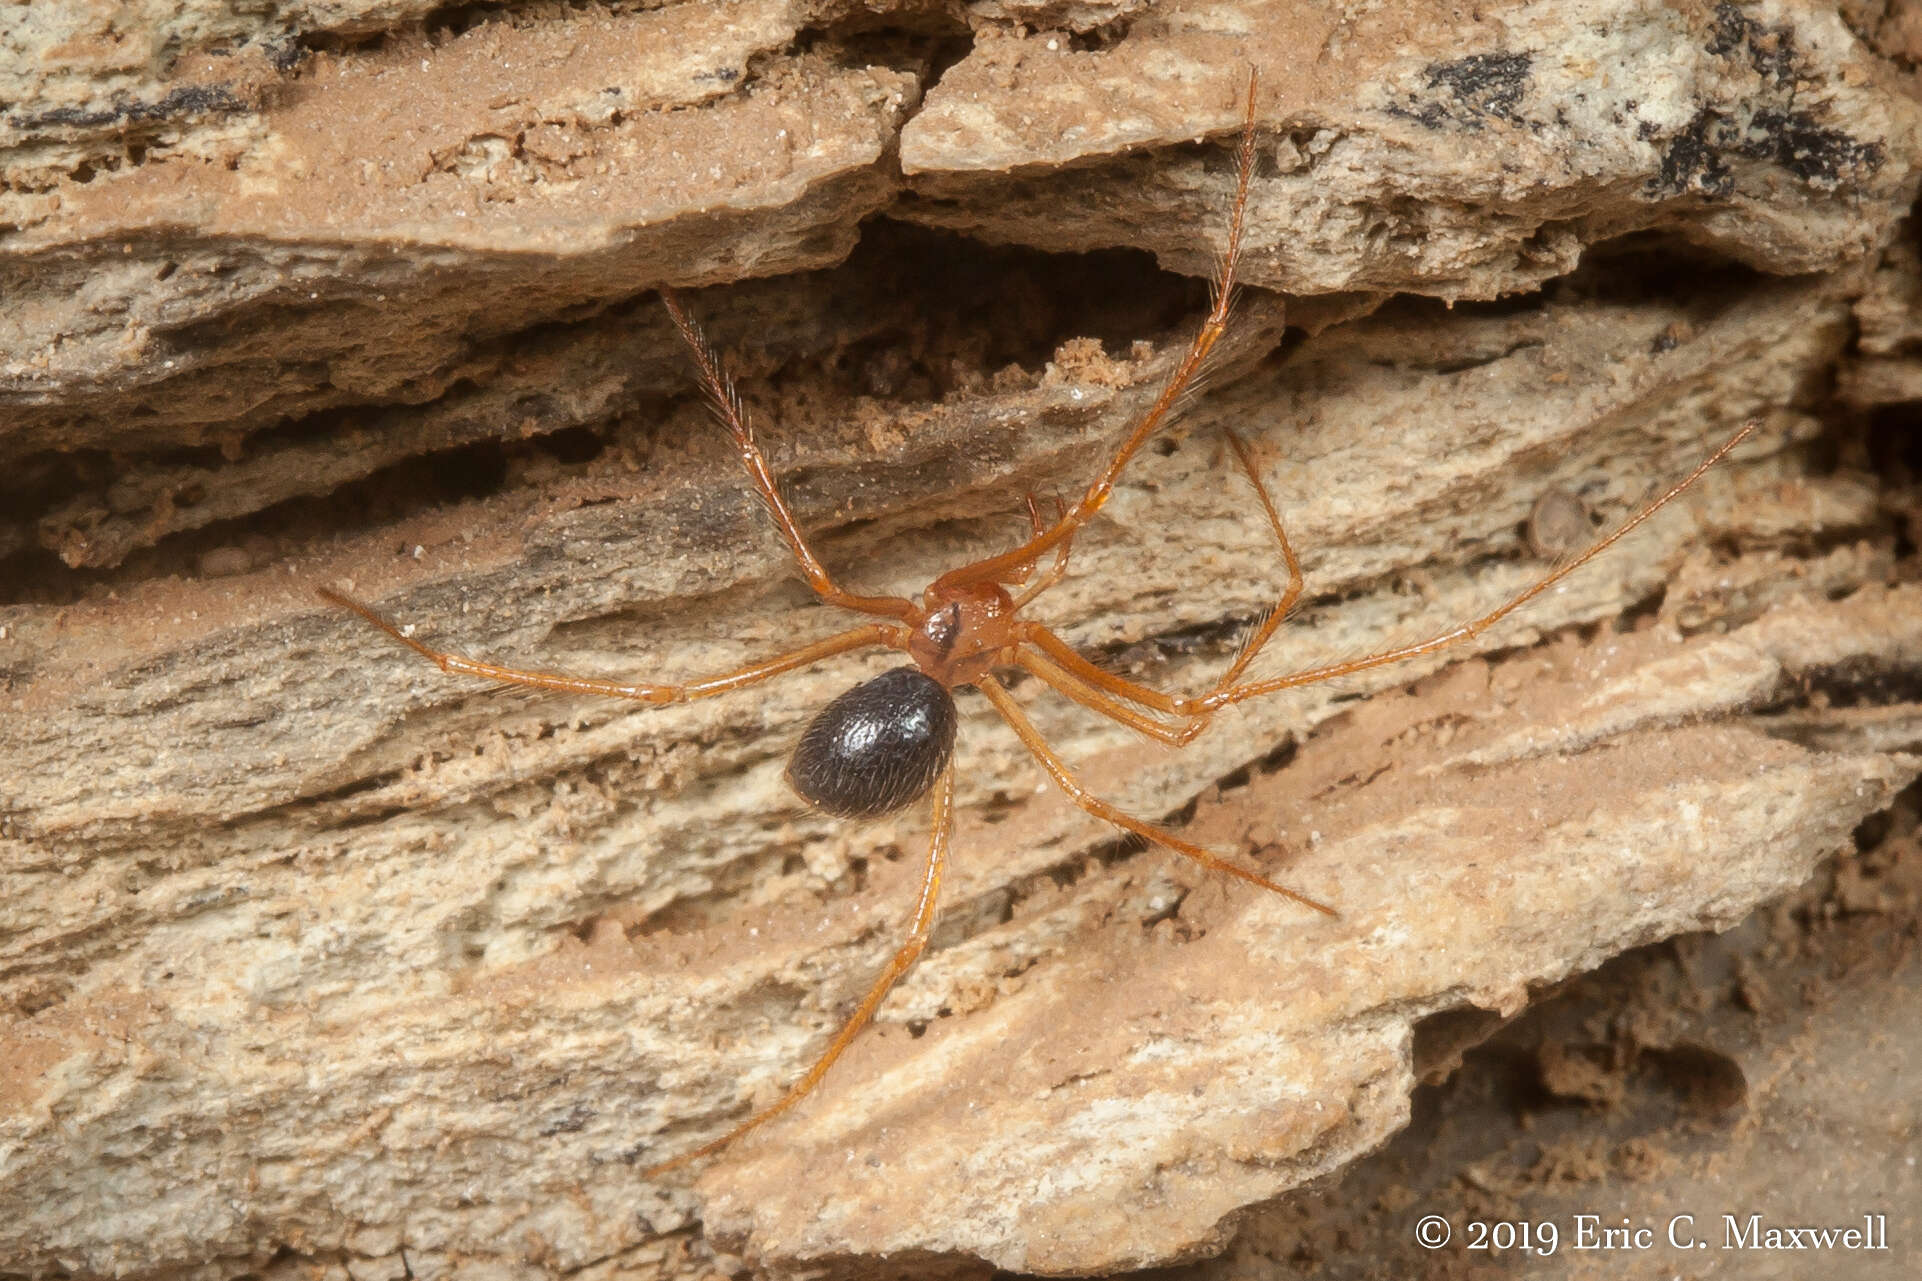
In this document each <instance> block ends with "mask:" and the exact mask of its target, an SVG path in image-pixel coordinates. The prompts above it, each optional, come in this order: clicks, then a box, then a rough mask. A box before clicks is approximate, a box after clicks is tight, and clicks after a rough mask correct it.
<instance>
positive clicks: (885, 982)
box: [641, 766, 954, 1179]
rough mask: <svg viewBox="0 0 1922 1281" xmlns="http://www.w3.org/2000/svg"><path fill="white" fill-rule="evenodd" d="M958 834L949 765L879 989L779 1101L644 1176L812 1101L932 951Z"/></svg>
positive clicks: (715, 1149) (707, 1151)
mask: <svg viewBox="0 0 1922 1281" xmlns="http://www.w3.org/2000/svg"><path fill="white" fill-rule="evenodd" d="M953 830H954V767H953V766H949V767H948V768H947V769H945V770H943V771H942V772H941V777H940V779H939V780H937V781H936V783H935V785H934V806H933V826H932V830H931V831H930V833H929V836H928V861H927V866H926V868H925V869H924V870H923V871H922V873H921V900H920V902H919V903H917V904H916V905H915V909H914V922H913V924H912V925H911V926H910V927H909V929H908V939H907V942H905V943H903V944H902V945H901V946H900V948H898V949H897V950H896V951H895V953H894V957H893V959H891V960H890V961H889V962H888V964H887V968H886V969H884V970H882V971H881V977H880V978H878V979H876V980H875V981H874V986H873V987H871V988H869V989H868V994H867V995H866V996H864V997H862V998H861V1004H859V1005H858V1006H856V1007H855V1009H854V1013H853V1014H851V1015H849V1016H848V1020H847V1022H845V1023H843V1024H842V1025H841V1030H840V1031H839V1032H837V1033H835V1035H834V1040H832V1041H831V1042H829V1043H828V1048H827V1049H826V1050H824V1051H823V1052H822V1054H821V1057H820V1058H818V1059H816V1060H815V1061H814V1066H813V1067H811V1068H809V1069H808V1070H807V1075H805V1076H803V1077H802V1078H801V1079H800V1080H798V1081H796V1082H795V1083H794V1084H793V1085H791V1086H789V1087H788V1091H787V1093H786V1094H784V1095H782V1096H781V1098H780V1099H779V1100H777V1101H776V1102H775V1103H773V1104H771V1105H770V1106H768V1107H765V1108H762V1109H761V1110H760V1111H759V1112H756V1113H755V1114H754V1115H753V1116H751V1117H749V1118H748V1119H747V1120H745V1121H743V1122H741V1123H740V1124H739V1125H737V1126H735V1127H734V1128H733V1129H731V1130H729V1131H728V1132H727V1133H726V1134H723V1135H722V1136H721V1137H720V1138H718V1139H713V1140H710V1141H709V1142H707V1143H703V1144H702V1145H701V1146H700V1147H698V1148H695V1149H694V1150H693V1151H692V1152H684V1153H682V1154H681V1155H680V1156H677V1157H674V1158H673V1159H671V1160H667V1161H663V1162H661V1163H660V1164H659V1165H655V1166H651V1167H649V1168H648V1169H646V1170H644V1171H642V1173H641V1177H643V1178H649V1179H651V1178H653V1177H654V1176H655V1175H657V1174H664V1173H666V1172H667V1171H669V1170H673V1169H677V1168H679V1167H680V1166H683V1165H686V1164H688V1163H689V1162H691V1161H698V1160H700V1159H701V1158H702V1157H705V1156H712V1155H713V1154H714V1153H716V1152H718V1151H720V1150H721V1149H722V1148H724V1147H726V1146H727V1145H728V1144H730V1143H732V1142H734V1140H736V1139H738V1138H740V1137H741V1136H742V1135H743V1134H746V1133H747V1132H748V1131H749V1130H752V1129H755V1128H756V1127H758V1126H761V1125H765V1124H766V1123H767V1122H769V1121H771V1120H773V1119H774V1118H775V1117H777V1116H779V1115H781V1113H783V1112H785V1111H787V1110H788V1109H789V1108H791V1107H793V1106H794V1105H795V1104H796V1103H799V1102H800V1101H801V1100H802V1099H804V1098H806V1097H807V1095H808V1092H809V1091H811V1090H813V1089H814V1087H815V1086H817V1085H819V1084H820V1083H821V1078H822V1077H824V1076H826V1075H827V1071H828V1069H829V1068H830V1067H833V1066H834V1061H835V1060H836V1059H838V1058H840V1057H841V1052H842V1051H843V1050H845V1049H847V1048H848V1046H849V1045H850V1044H851V1043H852V1042H853V1041H854V1038H855V1037H856V1036H858V1035H859V1034H860V1032H861V1029H862V1028H864V1027H866V1026H867V1025H868V1022H869V1021H870V1020H871V1019H873V1017H874V1012H875V1010H877V1009H879V1008H880V1005H881V1002H882V1000H883V999H885V998H886V996H887V994H888V991H889V989H891V988H892V987H893V986H894V985H895V983H896V982H897V981H899V980H900V978H901V976H902V975H903V974H906V973H907V972H908V971H909V970H910V969H912V968H913V967H914V963H915V961H917V960H918V959H920V956H921V953H922V951H923V950H924V949H925V948H926V947H927V945H928V935H929V934H930V933H931V932H932V931H933V929H934V914H935V913H934V909H935V903H936V901H937V900H938V898H939V896H940V892H941V876H942V874H943V873H944V872H945V871H946V870H947V866H948V837H949V835H950V833H952V832H953Z"/></svg>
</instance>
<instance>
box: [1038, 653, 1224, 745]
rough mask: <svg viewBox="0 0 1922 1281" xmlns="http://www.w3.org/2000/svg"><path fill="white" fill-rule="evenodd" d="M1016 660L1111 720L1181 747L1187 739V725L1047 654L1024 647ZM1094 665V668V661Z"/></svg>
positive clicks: (1039, 676) (1044, 680)
mask: <svg viewBox="0 0 1922 1281" xmlns="http://www.w3.org/2000/svg"><path fill="white" fill-rule="evenodd" d="M1056 639H1059V638H1056ZM1069 652H1070V653H1072V652H1073V651H1072V650H1070V651H1069ZM1014 662H1015V665H1016V666H1018V667H1020V668H1021V669H1023V670H1024V671H1026V672H1028V673H1029V674H1030V675H1032V676H1034V677H1036V678H1037V679H1039V680H1040V681H1042V682H1043V683H1044V684H1046V685H1048V686H1049V687H1050V688H1051V689H1053V690H1054V691H1055V692H1056V693H1058V694H1061V695H1064V696H1065V697H1068V698H1071V699H1073V700H1074V701H1075V702H1077V703H1079V704H1081V705H1082V706H1083V707H1085V708H1087V709H1089V710H1090V711H1095V712H1100V713H1101V714H1102V715H1103V716H1106V717H1107V718H1108V719H1110V720H1116V721H1120V722H1121V723H1122V724H1123V725H1126V726H1127V727H1128V728H1129V729H1133V730H1139V731H1140V732H1142V733H1143V734H1146V735H1147V736H1148V737H1150V738H1152V739H1155V740H1156V741H1158V742H1162V743H1166V744H1167V745H1168V746H1170V747H1177V746H1179V745H1180V744H1181V743H1182V742H1184V741H1185V740H1184V739H1183V738H1182V735H1183V734H1184V733H1185V732H1186V727H1185V726H1177V725H1167V724H1163V723H1162V722H1161V721H1158V720H1156V719H1155V718H1154V717H1153V716H1150V715H1149V714H1148V713H1147V712H1145V711H1143V710H1142V709H1141V708H1139V707H1136V706H1134V705H1133V704H1132V703H1126V702H1123V701H1122V700H1121V699H1119V698H1116V697H1115V696H1114V695H1113V694H1110V693H1108V692H1106V691H1105V690H1102V689H1099V688H1097V687H1096V686H1094V685H1090V684H1089V683H1088V682H1087V681H1085V680H1083V679H1082V678H1081V677H1080V676H1078V675H1076V674H1075V673H1073V672H1070V671H1068V670H1067V669H1066V668H1064V667H1063V666H1062V665H1061V664H1059V663H1057V662H1055V661H1054V660H1053V659H1051V658H1049V657H1048V656H1047V655H1046V654H1043V653H1039V652H1037V651H1035V650H1032V649H1029V648H1028V647H1026V646H1021V647H1020V648H1017V649H1016V650H1015V651H1014ZM1090 666H1091V667H1092V664H1090ZM1093 670H1094V671H1097V672H1099V671H1100V670H1101V669H1100V668H1098V667H1094V668H1093ZM1102 674H1103V675H1108V674H1109V673H1105V672H1104V673H1102Z"/></svg>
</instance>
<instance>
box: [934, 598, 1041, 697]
mask: <svg viewBox="0 0 1922 1281" xmlns="http://www.w3.org/2000/svg"><path fill="white" fill-rule="evenodd" d="M922 608H923V609H925V610H926V611H927V616H926V617H924V618H923V619H922V620H921V621H920V623H919V624H918V625H917V626H916V627H915V629H914V631H913V632H912V633H911V634H910V635H909V636H908V657H910V658H912V659H913V660H914V661H915V663H916V665H917V666H919V667H920V668H921V670H922V671H924V672H926V673H927V674H928V675H929V676H932V677H933V678H934V679H935V680H938V681H940V682H941V683H942V684H943V685H946V686H947V687H948V688H949V689H953V688H954V687H955V686H957V685H972V684H974V683H975V681H976V680H978V679H980V678H981V677H982V676H984V675H986V674H987V673H988V671H989V669H990V668H993V667H994V666H996V665H997V664H998V663H1000V662H1004V661H1006V660H1005V659H1003V658H1001V657H1000V656H1001V654H1002V652H1003V651H1004V650H1007V649H1009V648H1010V647H1012V646H1013V645H1014V644H1015V642H1016V640H1017V639H1018V637H1017V636H1016V634H1015V610H1014V599H1013V598H1012V597H1011V596H1009V595H1008V593H1007V589H1006V588H1004V587H1002V586H1001V585H1000V584H999V583H962V584H958V585H955V586H951V587H947V588H942V587H941V586H940V585H939V584H936V585H935V586H933V587H930V588H929V589H928V590H927V593H926V594H925V596H924V597H923V599H922Z"/></svg>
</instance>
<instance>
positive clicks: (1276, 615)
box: [1182, 430, 1302, 742]
mask: <svg viewBox="0 0 1922 1281" xmlns="http://www.w3.org/2000/svg"><path fill="white" fill-rule="evenodd" d="M1222 434H1223V435H1225V436H1227V437H1228V446H1229V448H1231V449H1233V450H1234V451H1235V458H1236V460H1237V461H1239V462H1240V463H1241V470H1242V471H1243V472H1244V473H1245V474H1246V475H1247V477H1248V483H1249V484H1251V485H1253V486H1254V487H1255V498H1256V500H1257V501H1258V502H1260V503H1261V510H1262V513H1263V514H1264V515H1266V516H1267V517H1268V528H1270V529H1272V530H1274V531H1275V541H1276V542H1277V543H1280V544H1281V558H1282V560H1283V561H1284V562H1286V564H1287V566H1288V586H1287V588H1286V589H1285V590H1284V591H1283V592H1282V593H1281V599H1280V600H1279V601H1277V602H1276V603H1275V607H1274V608H1273V609H1271V610H1269V611H1268V613H1267V615H1266V617H1264V618H1263V619H1262V620H1261V623H1260V624H1259V625H1258V626H1257V627H1256V628H1255V630H1254V631H1252V632H1250V633H1249V634H1248V638H1247V639H1246V640H1244V641H1242V643H1241V652H1240V653H1239V654H1237V655H1235V661H1234V662H1233V663H1231V664H1230V665H1229V667H1228V670H1227V671H1226V672H1224V673H1222V675H1221V677H1220V679H1218V680H1217V681H1216V682H1215V685H1214V689H1213V690H1210V691H1209V692H1210V693H1213V692H1215V691H1216V690H1223V689H1227V688H1228V687H1229V686H1231V685H1233V684H1234V683H1235V681H1237V680H1238V679H1240V677H1241V674H1242V672H1244V671H1246V670H1247V668H1248V664H1250V663H1252V662H1254V660H1255V655H1256V654H1259V653H1260V652H1261V647H1262V646H1263V645H1266V644H1267V643H1268V638H1269V637H1270V636H1273V635H1274V634H1275V629H1276V628H1277V627H1280V626H1281V624H1282V620H1283V619H1285V618H1287V617H1288V614H1289V612H1290V611H1291V610H1293V609H1294V607H1295V602H1296V601H1298V600H1300V599H1301V588H1302V578H1301V562H1300V561H1299V560H1297V559H1296V558H1295V549H1294V547H1293V546H1292V545H1290V544H1289V542H1288V531H1287V530H1286V529H1284V528H1282V524H1281V513H1280V512H1278V511H1276V510H1275V500H1274V499H1272V498H1270V497H1269V496H1268V487H1267V486H1266V485H1264V484H1262V483H1261V473H1260V472H1259V471H1257V470H1256V469H1255V458H1254V455H1253V454H1252V453H1251V452H1249V449H1248V444H1247V442H1246V441H1244V440H1242V438H1241V437H1240V436H1239V435H1237V434H1236V433H1235V432H1233V431H1227V430H1224V431H1223V433H1222ZM1204 723H1205V722H1204ZM1195 732H1196V733H1199V732H1200V730H1199V729H1197V730H1196V731H1195ZM1193 736H1194V735H1193V734H1190V735H1189V737H1190V738H1192V737H1193ZM1182 741H1183V742H1186V741H1187V739H1183V740H1182Z"/></svg>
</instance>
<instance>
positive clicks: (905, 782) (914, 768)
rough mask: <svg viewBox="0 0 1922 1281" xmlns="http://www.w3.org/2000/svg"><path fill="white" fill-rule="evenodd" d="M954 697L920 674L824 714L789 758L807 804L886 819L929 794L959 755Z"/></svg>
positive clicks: (885, 683)
mask: <svg viewBox="0 0 1922 1281" xmlns="http://www.w3.org/2000/svg"><path fill="white" fill-rule="evenodd" d="M954 726H955V716H954V696H953V695H952V694H950V693H948V691H947V690H946V689H945V688H944V687H943V686H942V684H941V682H939V681H937V680H935V679H934V678H933V677H931V676H929V675H927V674H926V673H924V672H922V671H921V670H920V669H919V668H914V667H897V668H895V669H894V670H893V671H891V672H883V673H882V674H881V675H879V676H877V677H875V678H874V679H873V680H871V681H864V682H862V683H861V684H859V685H856V686H855V687H854V688H853V689H851V690H849V691H848V692H847V693H845V694H843V695H841V696H840V697H839V698H837V699H835V700H834V701H833V702H832V703H829V704H828V705H827V706H826V707H824V708H822V709H821V712H820V715H818V716H816V717H815V718H814V719H813V720H812V721H811V722H809V723H808V727H807V732H806V733H804V734H802V735H801V741H800V743H799V745H797V746H796V747H795V749H794V755H793V756H792V757H790V758H789V759H788V763H787V781H788V783H789V784H790V785H791V786H792V787H793V788H794V790H795V791H796V792H799V793H800V795H801V799H803V800H805V801H806V802H807V803H808V804H810V805H812V806H814V807H815V808H816V809H819V810H825V811H826V812H828V813H829V814H835V815H838V816H840V817H842V818H879V817H881V815H883V814H892V813H893V812H894V811H896V810H898V809H900V808H901V807H902V806H903V805H906V804H908V803H909V802H911V801H915V800H918V799H920V798H921V797H923V796H925V795H927V792H928V789H929V788H931V787H933V786H934V780H935V779H937V778H939V777H940V776H941V771H942V770H943V769H944V768H945V767H946V766H947V763H948V757H949V756H950V755H952V754H953V752H954Z"/></svg>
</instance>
